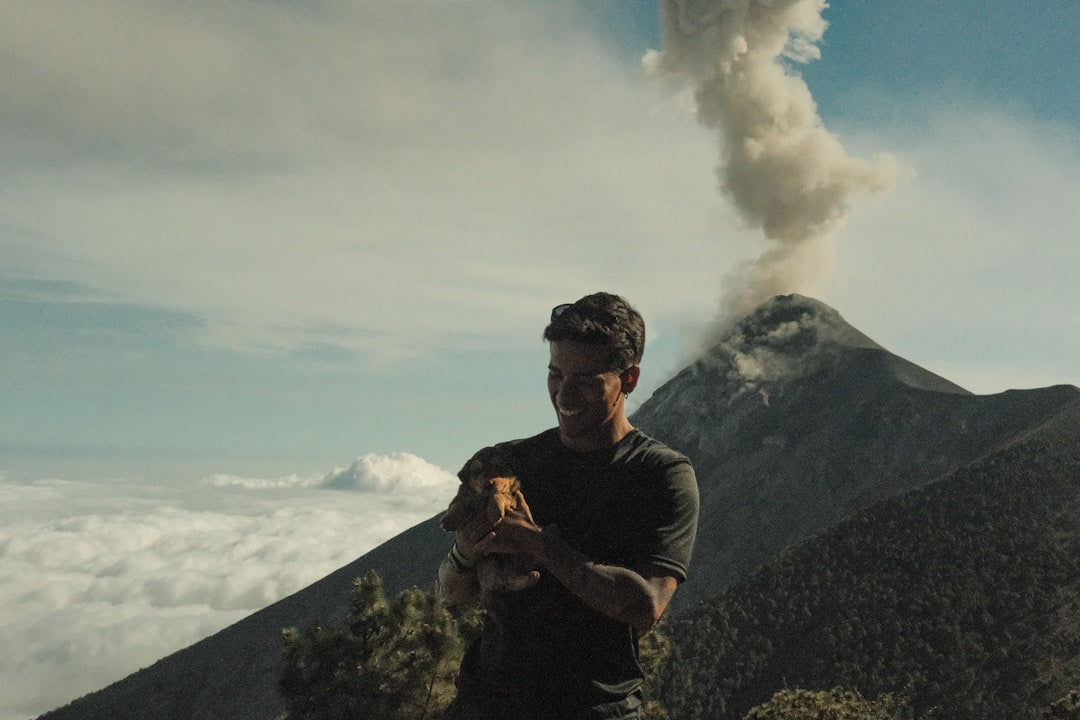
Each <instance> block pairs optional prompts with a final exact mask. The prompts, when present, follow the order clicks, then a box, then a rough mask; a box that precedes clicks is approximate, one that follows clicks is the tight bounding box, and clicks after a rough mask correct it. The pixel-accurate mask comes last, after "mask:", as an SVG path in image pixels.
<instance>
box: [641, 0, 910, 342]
mask: <svg viewBox="0 0 1080 720" xmlns="http://www.w3.org/2000/svg"><path fill="white" fill-rule="evenodd" d="M825 7H826V3H825V2H824V0H663V1H662V2H661V6H660V12H661V23H662V31H663V50H662V51H661V52H650V53H649V54H648V55H646V57H645V60H644V63H645V65H646V67H647V69H649V70H650V71H652V72H653V73H655V74H659V75H666V76H673V77H678V78H685V79H688V80H689V81H690V82H691V84H692V86H693V96H694V111H695V113H696V116H697V119H698V121H699V122H700V123H701V124H703V125H704V126H706V127H709V128H713V129H716V130H718V131H719V134H720V145H721V153H720V164H719V167H718V169H717V174H718V176H719V179H720V188H721V191H722V192H723V194H724V195H725V196H726V197H727V198H729V199H730V200H731V202H732V203H733V205H734V207H735V208H736V209H737V211H738V213H739V215H740V217H741V218H742V219H743V220H744V221H745V222H746V223H747V224H748V225H749V226H750V227H753V228H760V229H761V230H762V232H763V233H764V235H765V237H766V238H767V239H768V240H769V242H770V246H769V248H768V249H767V250H766V251H765V252H764V253H763V254H762V255H760V256H759V257H758V258H757V259H755V260H753V261H752V262H750V263H748V264H746V265H745V266H744V267H743V268H742V269H741V270H740V271H739V272H738V274H737V277H735V278H733V279H732V281H731V286H730V287H729V288H728V289H727V290H726V297H725V298H724V299H723V302H722V310H721V313H722V317H721V322H722V324H726V322H725V321H730V320H731V319H732V318H737V317H739V316H741V315H743V314H745V313H747V312H749V311H751V310H752V309H753V308H755V307H757V306H758V305H760V304H761V303H762V302H764V301H765V300H767V299H768V298H770V297H773V296H774V295H779V294H784V293H791V292H804V293H805V292H812V291H813V290H814V289H815V286H816V284H817V283H818V282H819V281H820V280H821V279H823V278H824V277H826V276H827V275H828V273H829V271H830V269H831V264H832V263H831V256H832V250H833V248H832V246H833V241H834V235H835V233H836V231H837V230H838V229H839V228H840V227H841V226H842V225H843V224H844V221H845V219H846V216H847V212H848V199H849V198H850V197H851V196H852V195H854V194H856V193H859V192H869V193H877V192H884V191H886V190H888V189H890V188H891V187H892V186H893V185H894V184H895V183H896V182H897V180H898V179H899V177H900V175H901V166H900V165H899V163H898V162H896V161H895V160H894V159H893V158H892V157H891V156H888V155H878V156H875V157H873V158H871V159H870V160H869V161H867V160H860V159H857V158H852V157H849V156H848V154H847V153H846V151H845V150H844V148H843V147H842V146H841V144H840V141H839V140H838V139H837V138H836V137H835V136H834V135H833V134H832V133H830V132H829V131H828V130H827V129H826V128H825V127H824V125H823V123H822V121H821V119H820V117H819V116H818V114H817V107H816V105H815V103H814V99H813V97H812V96H811V94H810V90H809V88H808V87H807V85H806V83H805V82H804V81H803V80H802V78H801V77H799V76H798V75H796V74H794V73H793V72H792V71H790V70H789V67H790V65H791V64H792V63H806V62H809V61H810V60H813V59H816V58H819V57H820V51H819V49H818V46H817V43H818V42H819V41H820V40H821V38H822V35H823V33H824V32H825V28H826V22H825V20H824V19H823V18H822V16H821V13H822V10H824V8H825ZM718 332H722V330H718Z"/></svg>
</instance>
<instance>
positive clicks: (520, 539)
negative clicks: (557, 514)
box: [473, 491, 547, 566]
mask: <svg viewBox="0 0 1080 720" xmlns="http://www.w3.org/2000/svg"><path fill="white" fill-rule="evenodd" d="M516 497H517V507H516V508H514V509H513V510H508V511H507V512H506V514H505V515H503V517H502V519H501V520H499V522H497V523H495V526H494V527H492V528H490V529H489V531H488V532H487V533H485V534H484V535H483V536H482V537H481V538H480V540H479V541H478V542H477V543H476V544H475V545H474V546H473V547H474V548H475V550H476V552H477V553H479V554H480V555H525V556H527V557H528V558H529V559H530V560H531V561H532V563H533V564H535V565H540V566H543V565H546V563H547V555H546V553H545V550H544V540H543V537H542V535H541V528H540V526H539V525H537V524H536V521H535V520H533V516H532V511H531V510H530V509H529V504H528V503H527V502H525V496H524V495H522V494H521V491H518V492H517V493H516Z"/></svg>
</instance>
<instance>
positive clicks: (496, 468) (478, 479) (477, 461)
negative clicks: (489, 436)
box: [458, 447, 514, 494]
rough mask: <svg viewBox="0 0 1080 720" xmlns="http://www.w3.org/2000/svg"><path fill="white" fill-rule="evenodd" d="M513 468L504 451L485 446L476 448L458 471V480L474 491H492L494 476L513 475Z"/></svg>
mask: <svg viewBox="0 0 1080 720" xmlns="http://www.w3.org/2000/svg"><path fill="white" fill-rule="evenodd" d="M513 475H514V470H513V468H512V467H511V466H510V459H509V457H508V456H507V455H506V453H505V452H503V451H502V450H499V449H498V448H493V447H486V448H482V449H480V450H478V451H477V452H476V454H475V455H473V456H472V457H471V458H469V459H468V461H466V463H465V465H464V467H462V468H461V470H460V471H458V480H460V481H461V482H462V484H464V485H468V487H469V489H470V490H472V491H473V492H475V493H479V494H488V493H490V492H492V487H491V481H492V480H493V479H494V478H510V477H513Z"/></svg>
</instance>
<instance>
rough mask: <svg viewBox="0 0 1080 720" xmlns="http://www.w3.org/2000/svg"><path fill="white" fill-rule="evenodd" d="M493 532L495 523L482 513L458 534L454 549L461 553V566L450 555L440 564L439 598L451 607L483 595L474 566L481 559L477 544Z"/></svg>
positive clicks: (459, 556) (455, 534) (461, 528)
mask: <svg viewBox="0 0 1080 720" xmlns="http://www.w3.org/2000/svg"><path fill="white" fill-rule="evenodd" d="M490 531H491V523H490V522H488V520H487V518H486V517H484V515H483V513H480V514H479V515H477V516H476V517H474V518H472V519H471V520H469V521H468V522H466V523H465V524H464V525H462V526H461V527H460V528H459V529H458V530H457V532H455V533H454V544H453V547H454V548H456V549H457V552H458V558H459V559H458V562H454V560H453V558H452V557H451V554H450V553H449V552H448V553H447V554H446V557H444V558H443V560H442V562H441V563H439V585H438V589H439V596H440V597H441V598H442V600H443V602H444V603H446V605H448V606H449V607H454V606H456V605H463V604H465V603H468V602H472V601H473V600H475V599H476V598H477V597H478V596H479V595H480V582H479V581H478V580H477V579H476V572H475V571H473V569H472V567H471V566H472V565H474V564H475V563H476V559H477V558H478V557H480V552H479V551H478V550H477V548H476V542H477V540H479V539H481V538H483V537H484V536H485V535H487V534H488V533H489V532H490ZM462 561H464V563H463V562H462Z"/></svg>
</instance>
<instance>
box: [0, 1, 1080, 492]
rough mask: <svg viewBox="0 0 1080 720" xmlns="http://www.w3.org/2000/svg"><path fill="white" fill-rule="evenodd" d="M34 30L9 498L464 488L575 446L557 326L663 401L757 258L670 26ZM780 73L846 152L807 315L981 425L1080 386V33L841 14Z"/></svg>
mask: <svg viewBox="0 0 1080 720" xmlns="http://www.w3.org/2000/svg"><path fill="white" fill-rule="evenodd" d="M541 5H543V7H540V8H536V7H531V4H528V3H501V4H495V3H484V2H462V3H447V4H429V3H405V4H399V3H387V2H361V3H352V4H350V3H345V2H321V3H307V4H299V3H292V4H290V3H270V4H266V3H236V4H231V5H230V6H229V7H228V8H227V9H224V8H217V7H214V6H212V5H210V4H203V3H194V4H186V5H185V6H183V7H182V8H178V7H172V5H171V4H169V3H163V2H162V3H158V2H145V3H140V4H139V5H138V6H135V8H134V9H132V8H127V6H126V4H125V3H120V2H118V1H111V0H94V1H93V2H89V3H61V2H55V3H52V2H51V3H32V2H15V3H14V4H11V5H9V6H8V9H7V10H6V11H5V12H6V13H7V14H8V16H9V19H10V21H9V22H5V23H4V29H3V30H0V32H2V33H3V35H4V36H3V38H2V41H3V42H2V45H3V47H5V48H6V50H5V53H4V54H3V55H2V56H0V62H2V63H3V64H4V65H7V66H8V68H7V69H5V71H4V72H3V73H2V76H3V79H0V90H2V92H3V96H4V97H5V98H7V99H8V100H6V101H5V106H4V109H3V110H0V155H2V162H0V168H2V169H0V188H2V190H0V254H2V256H3V258H4V260H3V263H2V264H0V333H2V335H0V336H2V337H3V343H2V347H0V364H2V365H3V367H4V372H3V377H2V379H0V404H2V406H3V407H4V412H3V413H2V417H0V472H3V473H5V474H6V475H7V476H9V477H23V478H25V477H45V476H54V475H55V476H60V477H78V478H90V477H115V476H123V477H132V478H143V479H146V480H150V481H165V480H170V479H178V478H193V477H203V476H206V475H209V474H211V473H214V472H233V473H239V474H251V475H256V474H261V475H274V474H282V475H283V474H288V473H291V472H321V471H328V470H330V469H331V468H333V467H335V466H339V465H342V464H348V463H349V462H350V461H351V460H352V459H353V458H354V457H356V456H358V455H360V454H363V453H366V452H396V451H409V452H414V453H417V454H418V455H420V456H422V457H425V458H427V459H430V460H431V461H432V462H435V463H437V464H439V465H441V466H443V467H448V468H453V467H456V466H457V464H458V463H459V462H460V461H461V459H462V458H464V457H465V456H467V454H468V453H469V452H470V451H471V450H472V449H473V448H475V447H477V446H480V445H483V444H487V443H490V442H492V441H494V440H497V439H501V438H505V437H507V436H517V435H522V434H526V433H531V432H533V431H535V430H538V429H540V428H542V427H544V426H546V425H547V424H548V423H549V422H550V410H549V408H548V405H547V400H546V398H545V395H544V387H543V374H544V366H545V364H546V350H545V348H544V346H543V344H542V343H541V342H540V341H539V339H538V336H539V333H540V330H541V328H542V326H543V324H544V320H545V316H546V313H547V309H548V308H549V307H550V306H551V305H554V304H556V303H558V302H562V301H566V300H573V299H575V298H577V297H579V296H580V295H582V294H585V293H587V292H590V291H593V290H595V289H607V290H612V291H615V292H620V293H622V294H625V295H626V296H627V297H629V298H630V299H631V301H633V302H635V303H636V304H637V305H639V306H640V308H641V310H642V311H643V312H644V314H645V315H646V319H647V321H648V322H649V327H650V335H651V338H652V340H651V341H650V346H649V350H648V352H647V355H646V374H645V388H643V390H644V392H643V393H642V399H643V398H644V396H645V394H646V393H647V392H648V391H649V390H651V389H652V388H655V387H656V386H657V385H658V384H659V383H661V382H662V381H663V380H665V379H666V378H667V377H668V376H670V375H671V374H672V373H673V372H675V371H677V370H678V369H679V368H680V367H681V365H682V364H683V363H684V362H685V361H686V360H687V359H688V358H690V357H692V355H693V353H694V351H695V348H696V347H697V342H698V338H699V337H701V336H702V328H703V327H704V326H705V325H707V324H708V323H709V321H710V319H711V318H712V317H713V316H714V315H715V313H716V310H717V307H718V304H719V303H720V299H721V297H722V295H723V291H724V288H723V285H724V283H725V282H726V278H728V277H729V276H730V274H731V273H732V272H733V271H734V270H733V269H734V268H735V267H736V266H737V265H738V263H740V262H746V261H747V260H749V259H752V258H754V257H755V256H757V255H758V254H760V253H761V252H762V251H763V249H764V248H765V247H766V246H765V245H764V244H763V241H762V238H761V237H760V233H758V232H756V231H754V230H753V229H752V228H751V229H748V228H745V227H742V226H741V224H740V223H739V221H738V219H737V218H736V217H735V216H734V214H733V212H732V210H731V208H730V206H729V203H728V202H727V201H726V199H725V198H724V197H722V196H721V195H720V194H719V192H718V190H717V181H716V177H715V174H714V167H715V165H716V164H717V162H718V160H717V155H716V147H717V144H718V139H717V138H716V136H715V134H714V133H713V132H712V131H710V130H708V129H706V128H703V127H701V126H699V125H698V124H697V123H696V122H694V120H693V118H692V116H691V115H690V114H688V113H687V112H686V111H685V110H684V109H680V107H679V103H678V101H677V97H676V95H677V93H676V89H675V88H673V86H672V84H671V83H668V82H665V81H662V80H657V79H649V78H647V77H645V75H644V73H642V71H641V65H640V62H641V58H642V56H643V55H644V54H645V52H646V51H647V50H649V49H650V48H660V44H661V39H660V28H659V22H658V20H657V13H656V8H655V5H654V3H651V2H637V1H635V2H630V1H629V0H626V1H621V2H620V1H615V0H610V1H606V2H596V3H579V2H566V3H550V4H541ZM824 18H825V20H826V21H827V22H828V30H827V31H826V33H825V35H824V38H823V40H822V42H821V43H820V48H821V59H820V60H816V61H813V62H810V63H808V64H805V65H797V64H794V63H791V64H790V67H791V68H792V69H793V71H795V72H799V73H801V74H802V76H803V77H804V78H805V80H806V82H807V84H808V86H809V89H810V91H811V92H812V93H813V96H814V99H815V100H816V102H817V108H818V112H819V114H820V116H821V118H822V119H823V121H824V123H825V125H826V127H827V128H828V129H829V130H830V131H832V132H833V133H834V134H835V135H836V136H837V137H838V138H839V139H840V141H841V142H842V143H843V144H844V146H845V147H846V148H847V150H848V152H849V153H851V154H852V155H853V156H858V157H867V156H871V155H874V154H876V153H879V152H887V153H891V154H892V155H893V156H895V157H896V158H897V159H898V160H899V161H900V162H901V163H903V164H904V165H905V166H907V167H909V168H910V169H911V170H912V171H913V173H912V176H911V178H910V179H909V180H907V181H905V182H903V183H901V184H900V185H899V186H898V187H897V188H895V189H894V190H893V191H892V192H890V193H887V194H884V195H881V196H875V197H862V196H859V197H856V198H854V199H853V200H852V202H851V203H850V204H851V213H850V216H849V218H848V222H847V225H846V226H845V227H843V228H842V229H840V230H839V231H838V233H837V238H836V242H835V251H834V253H835V259H834V260H833V261H832V267H831V268H830V270H829V271H828V273H826V274H824V275H823V276H822V277H821V278H818V279H816V280H815V281H814V282H813V283H809V284H808V285H809V286H807V287H793V288H791V289H792V290H795V291H800V292H808V293H809V294H813V295H815V296H817V297H819V298H821V299H823V300H825V301H826V302H829V303H830V304H832V305H833V306H834V307H836V308H837V309H838V310H839V311H840V312H841V313H842V314H843V315H844V316H845V317H846V318H847V319H848V320H849V321H851V322H852V323H854V324H855V325H857V326H858V327H859V328H860V329H862V330H863V331H864V332H866V333H867V334H869V335H870V336H871V337H874V338H875V339H877V340H878V341H879V342H881V343H882V344H884V345H886V346H887V347H888V348H890V349H891V350H893V351H895V352H897V353H899V354H901V355H904V356H905V357H908V358H909V359H911V360H913V361H915V362H917V363H920V364H923V365H925V366H927V367H929V368H930V369H933V370H935V371H937V372H939V373H942V374H945V375H947V376H948V377H950V378H951V379H953V380H954V381H956V382H958V383H960V384H962V385H965V386H966V387H969V388H971V389H973V390H976V391H978V392H997V391H1001V390H1005V389H1007V388H1010V387H1032V386H1041V385H1049V384H1056V383H1074V384H1075V383H1078V382H1080V369H1078V368H1077V365H1076V363H1075V361H1074V360H1073V358H1075V357H1077V356H1078V352H1077V351H1078V350H1080V347H1078V342H1080V341H1078V340H1077V339H1076V338H1077V337H1080V327H1078V324H1080V319H1078V314H1080V310H1078V305H1080V291H1077V290H1076V289H1075V287H1074V285H1075V283H1073V281H1072V276H1073V275H1074V271H1075V268H1076V267H1077V261H1078V260H1080V251H1078V250H1077V231H1078V228H1080V212H1078V211H1077V209H1076V208H1075V205H1076V204H1075V201H1074V198H1075V197H1076V191H1077V190H1078V189H1080V171H1078V170H1077V168H1078V167H1080V163H1077V162H1076V161H1077V160H1078V159H1080V157H1078V147H1080V145H1078V142H1080V140H1078V137H1080V107H1078V98H1080V91H1078V90H1080V89H1078V87H1077V82H1078V81H1077V78H1078V77H1080V67H1078V60H1077V55H1078V54H1077V53H1076V52H1075V50H1074V42H1075V37H1076V33H1077V31H1078V30H1080V9H1078V6H1077V5H1076V4H1075V3H1067V2H1051V3H1042V4H1040V5H1039V6H1038V7H1032V8H1025V9H1024V11H1023V12H1020V11H1018V10H1017V6H1016V5H1015V4H1014V3H1006V2H978V3H975V2H970V3H969V2H958V3H950V4H948V5H947V6H942V5H940V4H938V3H933V4H931V3H923V4H920V3H915V4H913V3H899V2H887V3H860V2H833V3H831V4H830V6H829V7H828V8H827V9H826V10H825V12H824Z"/></svg>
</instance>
